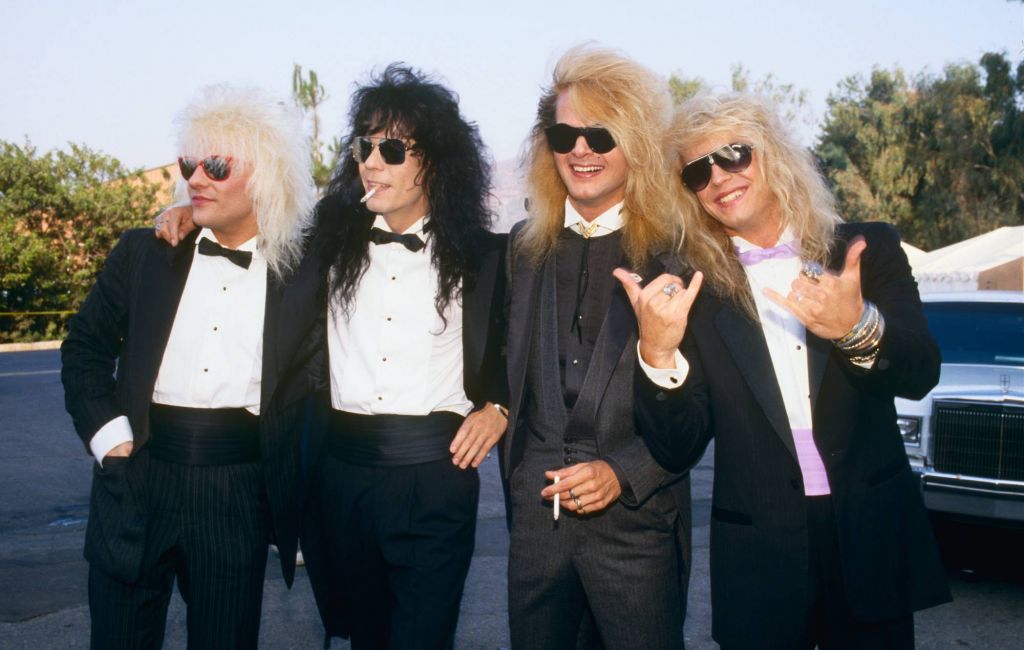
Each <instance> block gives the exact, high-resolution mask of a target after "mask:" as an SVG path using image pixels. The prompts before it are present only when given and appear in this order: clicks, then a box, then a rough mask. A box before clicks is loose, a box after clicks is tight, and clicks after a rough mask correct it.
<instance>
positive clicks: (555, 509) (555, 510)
mask: <svg viewBox="0 0 1024 650" xmlns="http://www.w3.org/2000/svg"><path fill="white" fill-rule="evenodd" d="M555 485H558V477H557V476H556V477H555ZM561 494H562V493H561V492H555V505H553V506H551V514H552V515H553V516H554V518H555V521H558V508H559V503H558V502H559V499H558V497H559V496H560V495H561Z"/></svg>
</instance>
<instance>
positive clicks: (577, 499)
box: [572, 495, 583, 510]
mask: <svg viewBox="0 0 1024 650" xmlns="http://www.w3.org/2000/svg"><path fill="white" fill-rule="evenodd" d="M572 502H573V503H575V504H576V507H577V508H579V509H581V510H582V509H583V504H582V503H580V498H579V497H578V496H575V495H573V497H572Z"/></svg>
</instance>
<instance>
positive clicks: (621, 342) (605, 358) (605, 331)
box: [566, 281, 636, 437]
mask: <svg viewBox="0 0 1024 650" xmlns="http://www.w3.org/2000/svg"><path fill="white" fill-rule="evenodd" d="M635 334H636V316H635V315H634V313H633V306H632V305H631V304H630V303H629V297H628V296H627V295H626V291H625V289H623V288H622V285H620V284H618V282H617V281H616V285H615V289H613V290H612V299H611V302H610V303H609V305H608V312H607V313H606V314H605V317H604V322H603V323H602V324H601V333H600V334H598V338H597V341H596V342H595V344H594V356H593V357H591V359H590V367H589V368H588V369H587V376H586V377H585V378H584V379H583V388H582V389H581V390H580V395H579V397H578V398H577V400H576V406H575V407H574V408H573V410H572V417H571V418H570V420H569V425H568V427H567V428H566V437H580V435H581V434H582V432H584V431H593V430H594V425H595V424H596V422H597V409H598V407H599V406H600V405H601V400H602V398H603V397H604V394H605V391H606V390H608V384H609V383H610V382H611V380H612V375H613V374H614V373H615V369H616V368H617V367H618V365H619V360H620V359H621V358H622V354H623V350H624V349H625V347H626V343H627V341H630V340H633V335H635ZM574 434H576V435H574ZM588 435H589V434H588Z"/></svg>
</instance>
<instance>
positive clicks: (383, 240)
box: [370, 226, 426, 253]
mask: <svg viewBox="0 0 1024 650" xmlns="http://www.w3.org/2000/svg"><path fill="white" fill-rule="evenodd" d="M370 241H372V242H373V243H374V244H401V245H402V246H405V247H406V248H408V249H409V250H411V251H412V252H414V253H417V252H419V251H421V250H423V247H424V246H426V244H424V243H423V240H422V239H420V238H419V237H417V236H416V235H414V234H412V233H406V234H404V235H399V234H398V233H397V232H388V231H387V230H383V229H381V228H377V227H376V226H375V227H374V228H373V229H372V230H370Z"/></svg>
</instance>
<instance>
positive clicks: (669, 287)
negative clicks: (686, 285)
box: [661, 282, 679, 298]
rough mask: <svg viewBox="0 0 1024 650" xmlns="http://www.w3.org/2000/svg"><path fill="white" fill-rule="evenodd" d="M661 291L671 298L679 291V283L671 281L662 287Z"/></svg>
mask: <svg viewBox="0 0 1024 650" xmlns="http://www.w3.org/2000/svg"><path fill="white" fill-rule="evenodd" d="M661 292H662V293H663V294H665V295H666V296H668V297H669V298H671V297H672V296H674V295H676V294H677V293H679V285H678V284H676V283H675V282H669V283H668V284H666V285H665V286H664V287H662V288H661Z"/></svg>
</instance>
